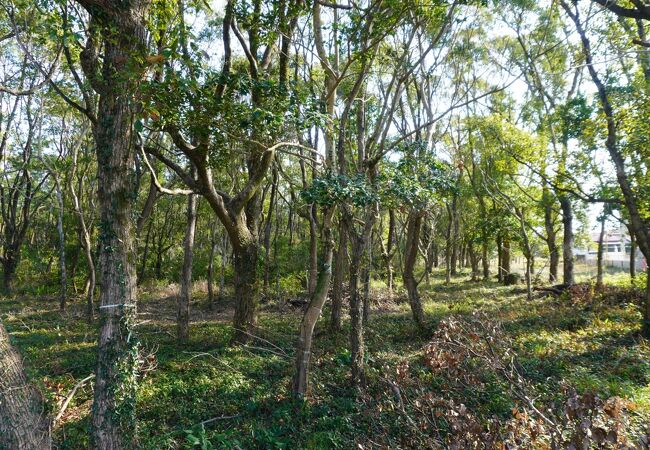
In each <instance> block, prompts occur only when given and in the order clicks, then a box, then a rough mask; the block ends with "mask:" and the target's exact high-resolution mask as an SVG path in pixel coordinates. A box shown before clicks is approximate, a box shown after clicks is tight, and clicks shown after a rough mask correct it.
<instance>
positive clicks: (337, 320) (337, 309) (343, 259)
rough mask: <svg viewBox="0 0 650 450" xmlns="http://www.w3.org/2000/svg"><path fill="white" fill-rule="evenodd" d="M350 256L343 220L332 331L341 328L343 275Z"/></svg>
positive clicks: (333, 294) (334, 283) (336, 273)
mask: <svg viewBox="0 0 650 450" xmlns="http://www.w3.org/2000/svg"><path fill="white" fill-rule="evenodd" d="M347 258H348V233H347V231H346V229H345V226H344V224H343V222H342V221H341V223H340V224H339V247H338V249H337V251H336V265H335V266H334V280H333V283H332V284H333V285H332V313H331V320H330V329H331V331H339V330H340V329H341V314H342V310H343V276H344V274H345V266H346V263H347Z"/></svg>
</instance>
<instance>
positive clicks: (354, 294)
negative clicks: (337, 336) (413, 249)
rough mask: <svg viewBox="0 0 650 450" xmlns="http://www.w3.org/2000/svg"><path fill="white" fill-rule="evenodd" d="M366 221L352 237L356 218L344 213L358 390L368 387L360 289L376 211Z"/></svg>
mask: <svg viewBox="0 0 650 450" xmlns="http://www.w3.org/2000/svg"><path fill="white" fill-rule="evenodd" d="M364 219H365V221H364V223H365V225H364V228H363V231H361V233H359V234H357V233H354V235H350V233H351V232H352V231H351V230H353V227H354V218H353V217H352V216H351V215H350V214H349V213H348V212H346V213H344V223H345V227H346V230H347V232H348V235H349V237H350V241H351V243H352V254H351V255H350V267H349V270H348V273H349V283H350V284H349V291H350V352H351V357H352V385H353V386H355V387H357V388H364V387H365V386H366V373H365V362H364V358H365V343H364V336H363V334H364V331H363V311H362V307H363V305H362V303H363V301H362V300H363V299H362V296H361V292H360V289H359V275H360V269H361V262H362V259H363V255H364V253H365V250H366V247H367V245H368V241H369V239H370V233H371V231H372V225H373V219H374V211H372V212H368V213H367V214H366V216H365V218H364Z"/></svg>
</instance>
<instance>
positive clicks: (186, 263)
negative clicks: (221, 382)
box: [176, 194, 198, 342]
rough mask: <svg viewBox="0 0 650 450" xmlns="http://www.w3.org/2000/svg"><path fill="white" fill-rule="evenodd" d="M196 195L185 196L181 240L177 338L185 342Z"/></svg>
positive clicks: (190, 288) (187, 329)
mask: <svg viewBox="0 0 650 450" xmlns="http://www.w3.org/2000/svg"><path fill="white" fill-rule="evenodd" d="M197 200H198V198H197V195H196V194H190V195H188V196H187V225H186V228H185V239H184V241H183V271H182V272H183V273H182V275H181V289H180V295H179V297H178V304H177V311H176V329H177V335H178V339H179V341H181V342H187V341H188V340H189V338H190V301H191V299H192V262H193V261H194V234H195V232H196V216H197V214H196V211H197Z"/></svg>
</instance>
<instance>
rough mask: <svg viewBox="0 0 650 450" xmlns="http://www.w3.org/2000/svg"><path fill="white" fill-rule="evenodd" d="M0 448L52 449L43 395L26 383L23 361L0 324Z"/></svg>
mask: <svg viewBox="0 0 650 450" xmlns="http://www.w3.org/2000/svg"><path fill="white" fill-rule="evenodd" d="M0 367H2V376H0V448H3V449H7V450H10V449H11V450H14V449H15V450H36V449H38V450H40V449H43V450H48V449H50V448H52V441H51V435H50V420H49V419H48V417H47V414H46V412H45V410H44V408H43V400H42V398H43V397H42V395H41V394H40V392H38V391H37V389H36V388H35V387H34V386H31V385H30V384H28V382H27V376H26V375H25V371H24V369H23V360H22V358H21V357H20V355H19V354H18V352H17V351H16V350H14V348H13V347H12V346H11V343H10V342H9V333H7V330H6V329H5V327H4V325H3V324H2V323H0Z"/></svg>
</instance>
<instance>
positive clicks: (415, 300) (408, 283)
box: [402, 212, 424, 328]
mask: <svg viewBox="0 0 650 450" xmlns="http://www.w3.org/2000/svg"><path fill="white" fill-rule="evenodd" d="M421 228H422V214H421V213H418V212H411V213H410V214H409V217H408V220H407V224H406V249H405V255H404V270H403V271H402V279H403V280H404V286H405V287H406V291H407V292H408V298H409V305H410V306H411V313H412V314H413V320H414V321H415V324H416V325H417V326H418V327H420V328H422V327H423V326H424V310H423V309H422V302H421V300H420V295H419V294H418V283H417V280H416V279H415V275H414V269H415V263H416V261H417V256H418V243H419V242H420V230H421Z"/></svg>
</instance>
